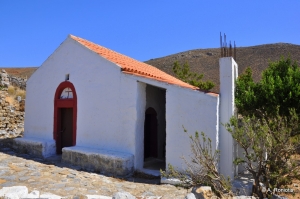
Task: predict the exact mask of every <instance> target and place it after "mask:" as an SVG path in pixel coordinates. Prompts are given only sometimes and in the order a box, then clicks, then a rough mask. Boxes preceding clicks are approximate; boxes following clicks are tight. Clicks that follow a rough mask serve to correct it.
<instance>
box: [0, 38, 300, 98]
mask: <svg viewBox="0 0 300 199" xmlns="http://www.w3.org/2000/svg"><path fill="white" fill-rule="evenodd" d="M236 54H237V55H236V57H237V59H236V62H237V64H238V65H239V69H238V70H239V74H240V73H241V72H243V71H244V70H245V69H246V67H247V66H250V67H251V68H252V70H253V76H254V80H255V81H258V80H259V79H260V77H261V72H262V71H263V70H264V69H266V68H267V67H268V62H269V61H277V60H279V59H280V57H281V56H284V57H287V56H288V55H290V57H291V59H292V60H296V61H297V62H298V64H299V65H300V45H295V44H290V43H275V44H263V45H257V46H249V47H238V48H237V53H236ZM219 58H220V49H219V48H207V49H195V50H189V51H185V52H180V53H176V54H173V55H169V56H165V57H160V58H156V59H150V60H148V61H146V63H147V64H150V65H152V66H155V67H157V68H159V69H160V70H162V71H164V72H166V73H169V74H170V75H174V73H173V71H172V67H173V63H174V62H175V61H176V60H178V62H179V63H182V64H183V63H184V62H186V61H187V62H188V63H189V65H190V67H191V70H192V71H194V72H198V73H203V74H204V80H212V81H213V82H215V83H216V86H215V88H213V89H212V90H211V91H213V92H217V93H218V92H219V84H220V82H219ZM3 68H4V69H5V70H6V71H7V73H8V74H10V75H14V76H19V77H23V78H25V77H27V78H29V77H30V76H31V75H32V74H33V73H34V72H35V71H36V70H37V68H38V67H26V68H23V67H22V68H21V67H14V68H5V67H0V69H3Z"/></svg>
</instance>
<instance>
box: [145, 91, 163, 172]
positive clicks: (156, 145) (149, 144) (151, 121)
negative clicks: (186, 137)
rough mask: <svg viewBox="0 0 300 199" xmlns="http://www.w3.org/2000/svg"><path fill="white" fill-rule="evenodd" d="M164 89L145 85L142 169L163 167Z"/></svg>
mask: <svg viewBox="0 0 300 199" xmlns="http://www.w3.org/2000/svg"><path fill="white" fill-rule="evenodd" d="M165 162H166V90H164V89H161V88H158V87H154V86H151V85H147V87H146V111H145V121H144V165H143V168H144V169H151V170H160V169H163V170H164V169H165V167H166V166H165Z"/></svg>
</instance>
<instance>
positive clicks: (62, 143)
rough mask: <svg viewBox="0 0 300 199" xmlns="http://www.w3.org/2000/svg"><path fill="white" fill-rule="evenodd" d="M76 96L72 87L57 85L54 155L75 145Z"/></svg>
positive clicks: (65, 83) (66, 84)
mask: <svg viewBox="0 0 300 199" xmlns="http://www.w3.org/2000/svg"><path fill="white" fill-rule="evenodd" d="M76 121H77V95H76V91H75V87H74V85H73V84H72V83H71V82H69V81H65V82H62V83H60V84H59V86H58V87H57V89H56V92H55V98H54V128H53V129H54V132H53V138H54V140H55V141H56V153H57V154H61V153H62V148H64V147H69V146H75V145H76Z"/></svg>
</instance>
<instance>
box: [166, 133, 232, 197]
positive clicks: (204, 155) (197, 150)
mask: <svg viewBox="0 0 300 199" xmlns="http://www.w3.org/2000/svg"><path fill="white" fill-rule="evenodd" d="M184 131H185V132H187V131H186V129H184ZM200 137H201V138H202V139H200ZM190 143H191V151H192V156H191V161H188V160H187V159H186V158H185V157H182V158H183V160H184V161H185V164H186V165H187V169H186V170H185V171H182V172H181V171H179V170H178V169H175V168H174V167H173V166H172V165H170V164H169V165H168V169H167V171H165V172H164V171H161V175H162V176H163V177H167V178H176V179H179V180H180V181H181V182H182V183H181V184H180V186H182V187H185V188H189V187H192V186H199V185H200V186H201V185H205V186H211V188H212V191H213V192H214V193H215V194H216V195H217V196H218V197H224V196H225V195H229V196H230V195H232V192H231V183H230V178H229V177H228V178H226V177H224V176H223V175H221V174H220V173H219V171H218V163H219V159H220V151H218V150H213V149H212V145H211V139H210V138H208V137H207V136H206V135H205V134H204V133H203V132H201V136H200V135H199V133H198V132H196V133H195V136H190Z"/></svg>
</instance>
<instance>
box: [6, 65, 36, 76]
mask: <svg viewBox="0 0 300 199" xmlns="http://www.w3.org/2000/svg"><path fill="white" fill-rule="evenodd" d="M2 69H4V70H5V71H6V72H7V73H8V74H9V75H13V76H16V77H22V78H24V79H26V78H29V77H30V76H31V75H32V74H33V73H34V72H35V71H36V70H37V69H38V67H26V68H23V67H22V68H18V67H16V68H5V67H0V70H2Z"/></svg>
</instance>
